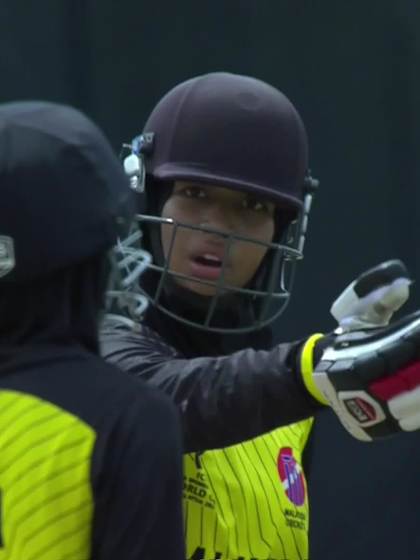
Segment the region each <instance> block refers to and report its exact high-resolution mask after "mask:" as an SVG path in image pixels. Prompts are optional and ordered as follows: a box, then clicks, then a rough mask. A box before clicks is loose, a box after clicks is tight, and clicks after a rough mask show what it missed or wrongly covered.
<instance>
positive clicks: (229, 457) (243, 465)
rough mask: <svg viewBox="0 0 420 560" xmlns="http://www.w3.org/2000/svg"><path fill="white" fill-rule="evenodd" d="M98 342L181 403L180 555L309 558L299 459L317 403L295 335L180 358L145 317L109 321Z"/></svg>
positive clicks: (105, 352) (107, 353)
mask: <svg viewBox="0 0 420 560" xmlns="http://www.w3.org/2000/svg"><path fill="white" fill-rule="evenodd" d="M203 336H205V335H203ZM101 345H102V353H103V355H104V356H105V357H106V358H107V359H108V360H110V361H111V362H113V363H115V364H117V365H118V366H119V367H120V368H121V369H124V370H126V371H129V372H130V373H132V374H133V375H135V376H138V377H141V378H142V379H145V380H146V381H148V382H149V383H150V384H152V385H154V386H156V387H159V388H161V389H162V390H164V391H165V392H166V393H167V394H169V395H170V396H171V397H172V399H173V400H174V401H175V402H176V403H177V405H178V407H179V408H180V410H181V414H182V422H183V430H184V438H185V448H184V449H185V452H186V455H185V459H184V524H185V535H186V544H187V558H191V559H194V560H195V559H197V560H198V559H200V560H201V559H206V560H207V559H213V560H214V559H215V558H217V559H222V560H225V559H229V560H233V559H237V558H241V559H248V560H249V559H258V560H267V559H270V558H271V559H276V560H286V559H287V560H295V559H296V560H304V559H306V558H307V541H308V539H307V531H308V501H307V491H306V482H305V478H304V474H303V471H302V468H301V464H302V453H303V450H304V447H305V445H306V442H307V438H308V435H309V431H310V428H311V422H312V420H311V419H310V416H311V415H312V414H313V413H314V412H315V410H317V408H318V405H316V404H315V403H314V402H313V401H312V400H311V398H310V397H309V396H308V395H307V393H306V391H305V389H304V388H303V386H302V385H301V381H300V380H299V377H298V375H297V374H296V367H295V364H296V358H297V353H298V351H299V348H300V343H292V344H282V345H279V346H276V347H275V348H273V349H272V350H253V349H251V348H248V349H244V350H239V351H238V352H234V353H232V354H230V355H226V356H220V357H205V356H200V357H193V358H186V357H185V356H183V355H182V353H181V352H180V351H177V350H176V349H174V348H173V347H171V346H170V345H169V344H168V343H167V342H166V341H165V340H163V338H162V337H161V336H160V335H159V334H158V333H156V332H155V331H154V330H152V329H150V328H149V327H147V326H145V325H138V326H136V328H134V329H129V328H127V327H126V326H124V325H121V324H118V323H114V324H112V323H109V324H108V325H107V326H105V328H104V329H103V332H102V337H101ZM280 426H283V427H281V428H279V427H280Z"/></svg>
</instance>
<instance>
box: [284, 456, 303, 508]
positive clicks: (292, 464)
mask: <svg viewBox="0 0 420 560" xmlns="http://www.w3.org/2000/svg"><path fill="white" fill-rule="evenodd" d="M277 468H278V471H279V475H280V480H281V482H282V484H283V488H284V490H285V492H286V496H287V497H288V498H289V500H290V501H291V502H292V503H293V504H295V506H302V505H303V504H304V503H305V496H306V492H305V480H304V478H303V473H302V467H301V466H300V465H299V463H297V462H296V459H295V458H294V457H293V449H291V448H290V447H282V449H280V452H279V456H278V458H277Z"/></svg>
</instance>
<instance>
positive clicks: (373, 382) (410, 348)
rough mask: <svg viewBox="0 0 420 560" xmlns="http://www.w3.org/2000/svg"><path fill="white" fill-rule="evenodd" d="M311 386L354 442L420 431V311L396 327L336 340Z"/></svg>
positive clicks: (327, 351) (326, 354)
mask: <svg viewBox="0 0 420 560" xmlns="http://www.w3.org/2000/svg"><path fill="white" fill-rule="evenodd" d="M313 381H314V384H315V385H316V387H317V389H318V390H319V392H320V393H321V394H322V395H323V397H324V398H325V399H326V400H327V401H328V403H329V404H330V406H331V407H332V408H333V409H334V411H335V413H336V414H337V416H338V417H339V419H340V421H341V423H342V424H343V426H344V427H345V428H346V429H347V431H348V432H349V433H350V434H351V435H352V436H354V437H355V438H357V439H359V440H361V441H372V440H375V439H379V438H383V437H386V436H390V435H393V434H395V433H398V432H401V431H412V430H416V429H419V428H420V312H417V313H414V314H413V315H410V316H408V317H406V318H404V319H402V320H401V321H398V322H396V323H395V324H393V325H391V326H389V327H386V328H382V329H375V330H374V331H373V330H370V331H354V332H351V333H347V334H343V335H340V336H337V337H336V338H335V340H334V342H333V344H332V345H331V346H330V347H328V348H326V349H325V351H324V352H323V354H322V357H321V360H320V362H319V363H318V364H317V365H316V367H315V371H314V374H313Z"/></svg>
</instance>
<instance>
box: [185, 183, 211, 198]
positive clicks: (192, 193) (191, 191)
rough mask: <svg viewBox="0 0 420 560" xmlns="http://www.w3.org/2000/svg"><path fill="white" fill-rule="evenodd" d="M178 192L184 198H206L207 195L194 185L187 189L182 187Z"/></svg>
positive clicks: (203, 190)
mask: <svg viewBox="0 0 420 560" xmlns="http://www.w3.org/2000/svg"><path fill="white" fill-rule="evenodd" d="M180 192H181V193H182V194H183V195H184V196H186V197H187V198H206V197H207V193H206V191H205V189H203V188H202V187H197V186H195V185H190V186H188V187H184V188H183V189H182V190H181V191H180Z"/></svg>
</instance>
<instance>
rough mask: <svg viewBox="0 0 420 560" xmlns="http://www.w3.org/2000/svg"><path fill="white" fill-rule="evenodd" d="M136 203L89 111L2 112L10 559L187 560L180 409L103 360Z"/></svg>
mask: <svg viewBox="0 0 420 560" xmlns="http://www.w3.org/2000/svg"><path fill="white" fill-rule="evenodd" d="M131 196H132V191H130V189H129V188H128V181H127V178H126V177H125V175H124V173H123V171H122V170H121V166H120V164H119V161H118V159H117V158H115V156H114V155H113V153H112V150H111V148H110V146H109V144H108V142H107V141H106V139H105V138H104V136H103V135H102V133H101V132H100V131H99V129H97V128H96V127H95V126H94V125H93V123H92V122H90V121H89V120H88V119H87V118H86V117H85V116H83V115H82V114H81V113H79V112H78V111H76V110H74V109H71V108H69V107H65V106H61V105H55V104H50V103H43V102H17V103H10V104H4V105H1V106H0V201H1V202H0V449H1V453H0V492H1V494H0V498H1V501H0V508H1V514H0V519H1V523H0V558H7V559H8V560H111V559H112V560H115V559H116V558H118V559H120V560H146V559H150V560H152V559H153V560H154V559H160V558H162V559H165V560H166V559H168V558H171V559H173V558H176V559H178V560H181V559H182V558H185V553H184V543H183V533H182V527H181V526H182V511H181V507H182V502H181V492H182V475H181V473H182V471H181V468H182V462H181V460H182V455H181V443H180V437H179V427H178V421H177V412H176V409H175V407H174V406H173V405H172V404H171V403H170V402H169V399H167V398H166V397H165V396H164V395H162V393H158V392H157V391H155V390H154V389H153V388H151V387H147V386H146V385H144V384H143V383H140V382H139V381H138V380H137V379H134V378H132V377H130V376H128V375H125V374H123V373H121V372H120V371H117V370H116V368H114V367H113V366H111V365H110V364H106V363H105V362H104V361H103V360H102V359H101V358H100V357H99V356H98V323H99V318H100V317H99V315H100V313H101V310H102V307H103V302H104V297H105V289H106V286H107V282H108V276H109V269H110V266H109V265H110V261H109V252H110V250H111V247H112V246H113V245H114V244H115V243H116V242H117V237H118V235H124V236H125V235H126V233H125V231H126V229H127V228H128V227H129V226H130V223H131V221H132V210H133V201H132V199H131ZM140 254H141V253H139V252H138V253H137V256H139V255H140ZM124 257H125V255H124V254H121V253H120V252H118V253H115V255H114V259H115V260H117V261H120V260H121V259H123V258H124ZM140 271H141V262H140V263H139V266H138V267H137V273H140ZM132 272H133V270H132ZM132 299H134V300H135V299H136V298H135V297H133V298H132ZM137 301H138V298H137ZM162 533H163V534H164V535H165V538H164V539H162V538H161V535H162Z"/></svg>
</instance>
